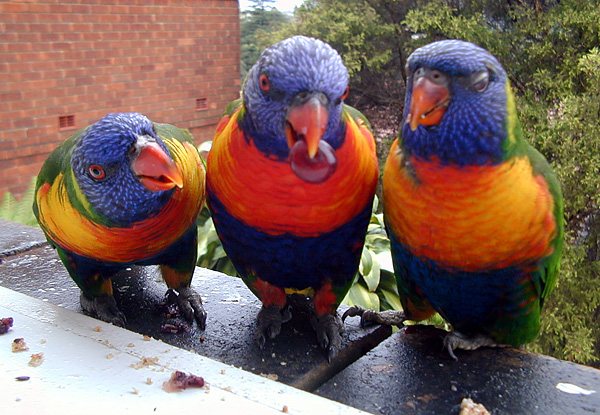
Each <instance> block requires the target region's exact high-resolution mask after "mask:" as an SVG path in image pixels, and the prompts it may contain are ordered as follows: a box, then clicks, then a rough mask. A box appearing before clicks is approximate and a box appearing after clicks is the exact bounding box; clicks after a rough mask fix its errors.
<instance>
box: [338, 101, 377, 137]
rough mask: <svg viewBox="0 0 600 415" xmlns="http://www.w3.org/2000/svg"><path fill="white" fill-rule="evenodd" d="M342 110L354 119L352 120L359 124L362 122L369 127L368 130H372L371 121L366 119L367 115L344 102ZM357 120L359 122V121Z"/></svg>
mask: <svg viewBox="0 0 600 415" xmlns="http://www.w3.org/2000/svg"><path fill="white" fill-rule="evenodd" d="M344 112H345V113H346V114H348V115H349V116H351V117H352V118H353V119H354V121H356V122H357V123H358V124H359V125H360V124H364V125H365V126H366V127H367V128H368V129H369V131H371V132H373V128H371V123H370V122H369V120H367V117H365V116H364V115H363V114H362V112H360V111H359V110H357V109H356V108H353V107H351V106H350V105H346V104H344ZM359 120H360V121H361V122H359Z"/></svg>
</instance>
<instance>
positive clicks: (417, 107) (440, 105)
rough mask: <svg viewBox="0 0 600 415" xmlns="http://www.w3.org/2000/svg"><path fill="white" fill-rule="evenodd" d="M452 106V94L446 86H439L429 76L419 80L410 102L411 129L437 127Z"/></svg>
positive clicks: (414, 86) (415, 84) (414, 87)
mask: <svg viewBox="0 0 600 415" xmlns="http://www.w3.org/2000/svg"><path fill="white" fill-rule="evenodd" d="M448 104H450V93H449V92H448V89H447V88H446V87H445V86H442V85H438V84H436V83H435V82H433V81H432V80H430V79H429V78H427V76H422V77H420V78H418V79H417V80H416V81H415V83H414V85H413V92H412V96H411V100H410V118H409V119H408V120H407V122H409V123H410V129H411V130H412V131H415V130H416V129H417V127H418V126H419V124H421V125H427V126H429V125H437V124H438V123H439V122H440V121H441V120H442V117H443V116H444V114H445V113H446V109H447V108H448Z"/></svg>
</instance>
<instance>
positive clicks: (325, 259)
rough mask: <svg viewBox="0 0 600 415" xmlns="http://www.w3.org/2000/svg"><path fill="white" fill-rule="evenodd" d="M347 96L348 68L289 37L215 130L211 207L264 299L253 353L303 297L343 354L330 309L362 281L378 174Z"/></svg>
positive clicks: (309, 41) (322, 337)
mask: <svg viewBox="0 0 600 415" xmlns="http://www.w3.org/2000/svg"><path fill="white" fill-rule="evenodd" d="M348 93H349V86H348V71H347V69H346V67H345V66H344V64H343V62H342V59H341V57H340V55H339V54H338V53H337V52H336V51H335V50H334V49H333V48H332V47H331V46H330V45H328V44H327V43H325V42H323V41H321V40H318V39H314V38H309V37H305V36H294V37H290V38H287V39H285V40H282V41H281V42H278V43H276V44H274V45H271V46H270V47H268V48H266V49H265V50H264V51H263V52H262V54H261V55H260V57H259V59H258V60H257V62H256V63H255V64H254V66H253V67H252V68H251V69H250V71H249V73H248V75H247V77H246V80H245V82H244V84H243V89H242V96H241V98H239V99H237V100H235V101H233V102H232V103H230V104H229V105H228V106H227V107H226V109H225V112H224V114H223V116H222V118H221V121H220V122H219V124H218V126H217V131H216V134H215V137H214V140H213V143H212V148H211V150H210V152H209V153H208V157H207V167H206V169H207V179H206V180H207V205H208V207H209V210H210V212H211V215H212V219H213V221H214V226H215V229H216V231H217V234H218V235H219V238H220V240H221V242H222V245H223V248H224V250H225V252H226V253H227V255H228V257H229V258H230V259H231V261H232V263H233V265H234V267H235V269H236V271H237V273H238V275H239V276H240V277H241V278H242V280H243V281H244V282H245V284H246V285H247V286H248V287H249V289H250V290H251V291H252V292H253V293H254V294H255V295H256V296H257V297H258V299H260V300H261V302H262V308H261V309H260V311H259V312H258V315H257V329H256V333H255V335H256V340H257V342H258V345H259V346H260V348H263V347H264V345H265V342H266V341H267V338H269V339H273V338H275V337H276V336H277V335H278V334H279V333H280V332H281V326H282V324H283V323H286V322H288V321H289V320H290V319H291V316H292V315H291V310H290V301H289V300H291V298H290V297H291V296H292V295H294V294H298V295H300V296H304V298H305V299H308V301H307V303H308V313H307V315H310V316H311V317H310V323H311V326H312V327H313V328H314V330H315V333H316V336H317V342H318V344H319V345H320V346H321V347H322V348H323V349H325V351H326V352H327V355H328V358H329V360H331V358H332V357H333V356H335V354H336V353H337V351H338V350H339V349H340V346H341V334H342V333H343V330H344V329H343V324H342V322H341V319H340V317H339V315H338V314H337V311H336V310H337V308H338V306H339V304H340V303H341V302H342V300H343V299H344V297H345V295H346V294H347V292H348V290H349V288H350V286H351V285H352V282H353V279H354V278H355V275H356V272H357V268H358V264H359V261H360V257H361V253H362V249H363V245H364V239H365V234H366V230H367V226H368V223H369V220H370V216H371V210H372V206H373V199H374V194H375V188H376V185H377V181H378V175H379V173H378V172H379V168H378V162H377V157H376V152H375V142H374V138H373V134H372V132H371V126H370V124H369V122H368V120H367V119H366V118H365V117H364V116H363V115H362V114H361V113H360V112H359V111H358V110H356V109H354V108H352V107H350V106H348V105H346V104H345V103H344V100H345V99H346V98H347V96H348ZM294 298H300V297H294Z"/></svg>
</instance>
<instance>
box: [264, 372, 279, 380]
mask: <svg viewBox="0 0 600 415" xmlns="http://www.w3.org/2000/svg"><path fill="white" fill-rule="evenodd" d="M260 375H261V376H262V377H263V378H267V379H271V380H277V379H279V376H277V374H276V373H261V374H260Z"/></svg>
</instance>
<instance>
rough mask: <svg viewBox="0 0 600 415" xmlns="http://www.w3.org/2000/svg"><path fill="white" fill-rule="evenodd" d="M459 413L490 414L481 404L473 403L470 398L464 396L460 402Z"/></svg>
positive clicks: (461, 414) (470, 414) (467, 414)
mask: <svg viewBox="0 0 600 415" xmlns="http://www.w3.org/2000/svg"><path fill="white" fill-rule="evenodd" d="M459 415H490V413H489V411H488V410H487V409H486V407H485V406H483V405H482V404H480V403H475V402H473V400H472V399H470V398H464V399H463V400H462V402H461V403H460V414H459Z"/></svg>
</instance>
